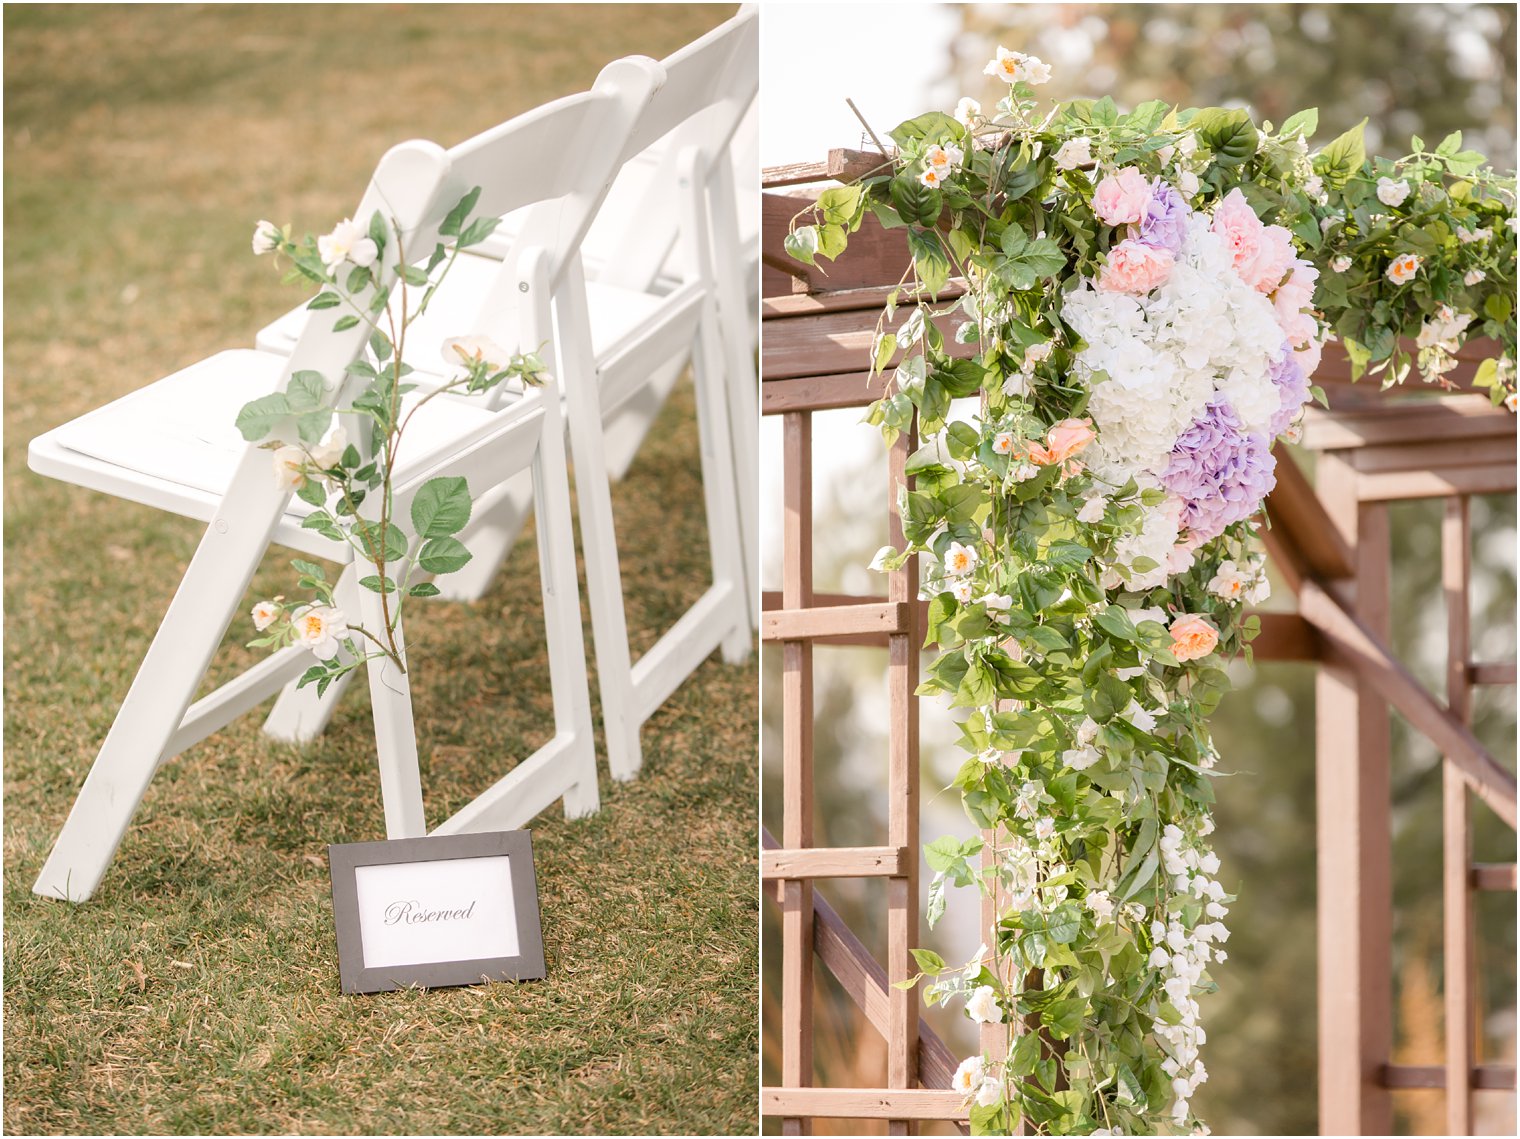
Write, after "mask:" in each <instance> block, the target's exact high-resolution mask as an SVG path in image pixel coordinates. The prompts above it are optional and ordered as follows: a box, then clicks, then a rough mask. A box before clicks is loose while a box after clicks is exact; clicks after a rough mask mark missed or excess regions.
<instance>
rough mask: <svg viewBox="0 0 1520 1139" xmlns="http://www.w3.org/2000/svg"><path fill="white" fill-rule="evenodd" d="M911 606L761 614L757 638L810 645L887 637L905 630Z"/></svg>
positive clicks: (835, 607) (896, 603) (891, 603)
mask: <svg viewBox="0 0 1520 1139" xmlns="http://www.w3.org/2000/svg"><path fill="white" fill-rule="evenodd" d="M910 607H911V602H902V601H888V602H883V603H880V604H865V605H827V606H815V607H813V608H811V609H776V610H772V611H771V612H768V613H762V614H761V617H760V637H761V639H762V640H766V641H810V640H814V639H816V638H819V637H843V636H850V635H870V636H882V637H885V636H888V635H889V634H892V633H901V632H903V631H904V630H906V629H907V627H908V610H909V608H910Z"/></svg>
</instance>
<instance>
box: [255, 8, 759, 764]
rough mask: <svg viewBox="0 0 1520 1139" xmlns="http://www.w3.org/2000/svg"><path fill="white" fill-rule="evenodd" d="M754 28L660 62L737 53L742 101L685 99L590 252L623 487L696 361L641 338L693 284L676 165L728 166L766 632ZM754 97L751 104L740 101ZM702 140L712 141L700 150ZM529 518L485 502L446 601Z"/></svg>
mask: <svg viewBox="0 0 1520 1139" xmlns="http://www.w3.org/2000/svg"><path fill="white" fill-rule="evenodd" d="M757 27H758V25H757V15H756V12H755V9H754V7H753V6H752V5H751V6H746V7H744V8H741V9H740V11H739V13H738V14H737V15H736V16H734V17H733V18H732V19H730V20H728V21H727V22H725V23H724V24H723V25H721V26H720V27H718V28H716V29H714V30H713V31H712V32H709V33H708V34H707V35H705V36H703V37H702V38H701V39H699V40H698V41H696V42H695V43H693V44H691V45H689V46H688V47H686V48H682V49H681V50H680V51H678V52H676V53H675V54H674V55H672V56H670V57H669V58H668V59H666V60H664V61H663V64H664V65H665V66H666V68H667V71H669V70H670V69H671V68H672V67H674V68H675V69H676V70H678V71H680V70H685V68H686V67H687V66H689V65H687V64H683V63H682V61H683V60H685V59H689V58H693V57H695V58H701V57H704V56H711V55H712V54H714V53H715V52H732V53H733V54H732V56H731V58H732V60H733V62H734V64H735V66H736V67H737V68H738V71H737V73H736V74H735V75H734V76H733V77H732V79H733V81H734V91H733V92H731V93H729V94H728V96H727V97H726V98H725V100H724V106H723V107H722V109H721V110H719V111H717V112H716V113H714V112H712V111H711V110H710V109H709V111H708V113H706V114H705V115H701V114H698V112H700V111H702V110H703V108H704V106H705V104H702V103H700V102H697V103H692V102H690V101H689V98H688V102H687V103H686V111H687V114H688V116H693V117H694V118H693V121H691V122H689V123H688V124H686V126H687V129H686V130H684V131H682V130H675V131H669V132H667V133H666V134H665V135H664V136H663V137H659V138H656V139H655V140H654V141H653V142H651V143H650V145H648V146H647V147H644V148H643V149H642V150H641V151H639V152H637V153H636V154H634V155H632V156H631V157H630V158H629V159H628V161H626V162H625V163H624V164H623V166H622V167H621V169H620V170H619V172H618V175H617V178H616V181H615V182H614V183H613V186H612V189H611V191H610V192H609V193H608V195H607V198H606V200H605V202H604V203H603V205H602V208H601V209H600V210H599V211H598V213H597V217H596V220H595V221H594V222H593V224H592V226H591V229H590V230H589V231H588V233H587V235H586V238H585V241H584V242H583V244H582V253H583V258H582V260H583V264H584V266H585V270H586V276H587V288H588V301H589V305H590V310H591V326H592V331H593V348H594V350H595V354H596V358H597V362H598V366H599V367H601V368H603V369H604V370H606V371H608V372H618V373H619V374H621V375H623V376H625V377H626V376H627V375H628V374H629V372H630V365H631V364H633V363H635V362H636V363H637V366H638V369H639V370H640V371H641V373H642V374H640V375H639V376H638V377H637V379H638V382H637V383H636V384H634V385H631V386H626V385H625V386H626V390H623V391H620V392H618V393H617V398H616V399H611V398H607V395H606V393H605V391H604V398H603V401H602V403H603V412H604V414H605V420H606V430H605V442H604V447H605V449H604V452H603V453H604V455H605V458H606V465H607V470H608V472H609V474H610V476H611V477H612V478H614V479H620V478H622V476H623V475H624V473H625V472H626V471H627V469H628V466H629V465H630V464H631V463H632V461H633V459H634V457H635V455H636V454H637V452H638V450H639V447H640V445H641V444H642V443H643V440H644V438H645V436H646V435H647V433H648V431H649V429H650V427H652V426H653V424H654V420H655V418H656V417H657V416H658V414H659V412H660V409H661V408H662V407H663V406H664V403H665V400H666V399H667V398H668V396H669V394H670V391H671V389H672V388H673V387H674V386H675V383H676V380H677V379H678V377H679V376H680V374H681V372H682V371H683V370H684V369H685V367H686V365H687V363H688V361H689V358H690V343H689V342H686V343H682V342H678V341H676V340H674V339H672V338H671V337H670V336H669V335H668V334H665V333H661V334H660V335H658V336H651V335H650V334H649V333H648V332H647V330H646V329H645V328H644V326H645V324H646V323H647V322H648V320H649V319H650V318H651V317H652V316H653V315H654V313H655V312H656V311H658V309H659V307H660V306H659V298H660V297H661V296H663V295H668V294H669V293H670V292H672V291H673V290H675V289H676V288H678V287H680V285H681V284H683V283H684V282H685V281H686V280H687V279H688V276H689V273H688V272H687V270H686V268H685V261H684V250H682V249H680V248H678V246H679V245H681V244H682V238H683V236H685V234H686V232H687V231H688V230H689V228H690V220H691V219H690V217H689V214H688V210H687V208H686V199H685V197H684V196H683V195H681V194H676V193H672V192H671V187H672V185H673V184H674V183H675V180H676V177H677V171H676V155H677V153H678V152H679V151H680V150H681V149H682V147H683V146H685V145H688V144H690V143H692V142H693V141H699V142H701V143H702V144H703V145H704V146H706V147H707V148H708V149H710V150H711V151H713V153H714V154H715V155H716V154H717V153H718V152H722V154H723V155H724V158H725V160H726V162H725V163H724V164H721V165H720V164H718V163H716V162H715V163H714V165H713V168H712V170H711V172H710V180H709V185H708V188H707V189H708V194H709V196H710V197H711V198H712V199H713V207H712V212H713V221H712V226H711V232H712V237H711V245H712V248H713V254H714V256H713V261H714V263H713V265H712V266H711V267H710V268H711V272H712V275H713V279H714V280H715V281H716V282H717V283H718V286H719V288H720V291H721V293H722V297H721V298H720V312H719V315H720V318H721V319H722V321H723V328H724V351H725V359H726V360H727V359H728V354H729V353H730V351H732V352H733V353H735V356H734V359H733V360H732V361H731V362H729V363H728V364H727V365H726V366H727V368H728V373H727V374H728V378H729V383H730V386H731V395H730V408H731V410H732V412H733V415H734V419H733V423H732V428H731V432H730V434H731V437H732V439H733V441H734V444H735V450H734V464H735V473H734V483H735V485H736V486H737V487H738V488H739V492H740V496H741V504H740V518H741V526H740V529H741V533H742V535H743V540H744V542H745V546H744V557H743V562H744V566H745V570H746V589H747V591H748V594H749V599H750V609H751V627H752V628H757V627H758V619H759V618H758V614H759V604H760V594H759V582H758V579H755V578H754V570H753V566H754V564H755V561H756V557H757V556H758V554H757V550H756V548H755V545H754V542H755V540H756V537H755V536H756V535H757V533H758V524H759V523H758V500H757V487H756V481H755V462H756V461H757V453H756V451H755V443H754V439H755V431H756V422H757V415H756V414H755V413H754V411H753V405H754V404H755V402H756V400H757V399H758V388H757V384H756V377H755V369H754V363H753V355H754V351H755V345H756V337H757V334H758V322H757V321H756V320H755V304H756V297H757V292H758V275H757V274H758V264H759V240H758V233H759V199H758V193H759V191H758V186H759V171H758V157H757V150H756V147H757V145H758V132H757V130H756V126H757V124H756V121H755V115H754V111H755V100H754V94H755V90H756V87H757V86H758V77H757V75H756V64H755V63H754V62H752V61H753V60H754V59H755V58H756V56H755V52H756V51H757V50H758V35H757ZM749 76H756V78H755V80H754V82H750V80H749V78H748V77H749ZM746 88H747V89H748V93H749V97H748V99H744V98H743V91H744V90H745V89H746ZM703 94H704V92H702V91H698V90H693V91H689V92H688V93H687V95H688V97H690V96H697V97H700V96H702V95H703ZM746 109H747V113H744V114H742V115H741V116H739V117H735V112H736V111H740V112H746ZM667 117H668V116H667ZM704 134H705V135H706V136H707V137H705V138H703V137H702V136H703V135H704ZM521 225H522V218H521V217H517V218H513V217H508V218H507V219H505V220H504V222H503V224H502V225H501V226H500V227H499V228H498V230H497V233H496V234H495V235H493V237H492V238H491V239H490V240H488V241H487V242H485V243H484V244H482V245H480V246H477V247H474V248H473V249H471V251H470V253H469V254H468V255H467V256H466V257H464V258H462V259H461V263H460V265H459V267H458V271H457V272H456V275H455V276H454V278H453V279H452V281H451V282H450V283H449V285H448V286H446V287H445V288H444V289H442V290H440V292H439V293H438V294H437V295H436V296H435V298H434V301H433V312H434V313H435V314H437V315H436V316H435V318H434V319H433V320H432V321H431V322H430V324H429V325H428V326H427V329H425V330H423V331H422V332H421V334H422V335H424V336H425V335H427V334H428V332H429V331H430V332H431V334H432V336H433V337H435V338H439V337H442V336H444V335H451V333H449V332H448V331H447V329H448V328H449V326H450V325H451V324H454V323H457V317H458V315H459V314H462V313H471V314H472V313H474V312H475V311H476V307H477V306H478V304H479V297H480V296H481V295H482V294H483V293H484V291H485V289H486V288H487V287H488V282H489V281H490V280H491V279H492V278H493V277H494V275H495V272H496V269H497V267H496V265H494V264H491V262H499V261H500V260H501V259H502V258H503V257H504V256H505V255H506V254H507V251H508V250H509V249H510V247H511V244H512V242H513V241H514V240H515V239H516V237H517V235H518V234H519V232H520V227H521ZM688 241H689V238H688ZM310 317H311V314H309V313H307V312H306V310H305V309H303V308H297V309H294V310H292V311H290V312H287V313H286V314H285V315H284V316H282V317H280V318H279V319H277V320H275V321H274V322H273V323H271V324H270V325H268V326H266V327H265V328H264V329H262V330H261V331H260V332H259V334H258V336H257V338H256V340H255V344H256V346H257V347H259V348H261V349H265V350H268V351H275V352H288V351H289V350H290V348H291V346H292V345H293V344H294V343H295V338H296V336H297V335H298V334H299V332H300V330H301V328H302V327H303V326H304V324H305V322H306V321H307V320H308V319H310ZM634 347H637V348H638V350H639V353H638V356H637V359H636V361H634V360H631V359H629V354H630V352H631V351H632V349H633V348H634ZM528 506H529V495H528V492H527V487H526V485H517V486H515V487H511V488H503V489H502V491H501V492H500V493H499V494H498V495H496V496H494V497H493V498H492V500H491V501H490V502H488V503H483V504H482V508H481V510H480V511H479V512H478V515H477V521H476V523H475V524H474V525H475V529H474V531H473V532H472V534H473V537H474V538H475V539H477V540H478V541H479V542H480V544H481V545H482V549H483V552H482V554H481V556H479V557H477V558H476V559H475V560H474V561H473V562H472V563H471V564H470V565H469V566H467V567H465V569H464V570H462V571H461V572H459V573H457V574H453V575H450V578H449V579H448V580H446V581H444V582H442V583H441V588H442V589H443V591H444V596H446V597H448V598H451V599H454V600H465V601H473V600H477V599H479V598H480V597H482V596H483V595H484V594H485V592H486V590H487V589H488V588H489V587H490V585H491V582H492V580H493V579H494V577H495V574H496V571H497V570H498V568H499V566H500V564H501V562H502V561H503V560H504V559H505V557H506V555H507V554H508V553H509V552H510V550H511V547H512V545H513V543H514V541H515V540H516V536H517V533H518V531H519V529H520V527H521V525H522V522H523V520H524V517H525V515H526V511H527V508H528ZM268 729H269V731H271V732H272V733H273V734H275V735H277V736H279V737H281V738H287V739H292V740H299V739H304V738H307V737H306V736H304V735H300V734H296V733H293V731H292V727H291V725H290V724H288V723H286V722H285V720H284V718H283V717H282V716H276V717H274V718H272V719H271V721H270V723H269V725H268Z"/></svg>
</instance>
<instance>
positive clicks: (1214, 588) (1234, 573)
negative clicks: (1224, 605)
mask: <svg viewBox="0 0 1520 1139" xmlns="http://www.w3.org/2000/svg"><path fill="white" fill-rule="evenodd" d="M1253 576H1254V575H1253V574H1251V573H1248V572H1247V571H1245V570H1243V569H1241V568H1240V567H1239V566H1238V565H1236V564H1235V563H1234V561H1223V562H1220V563H1219V569H1218V570H1217V571H1216V572H1215V574H1214V576H1213V577H1212V578H1211V579H1210V580H1209V584H1208V586H1207V587H1206V588H1207V589H1208V591H1209V592H1210V593H1212V594H1213V595H1214V596H1215V597H1219V598H1223V599H1224V600H1225V601H1243V600H1244V599H1245V592H1246V586H1247V585H1249V584H1250V582H1251V579H1252V577H1253Z"/></svg>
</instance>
